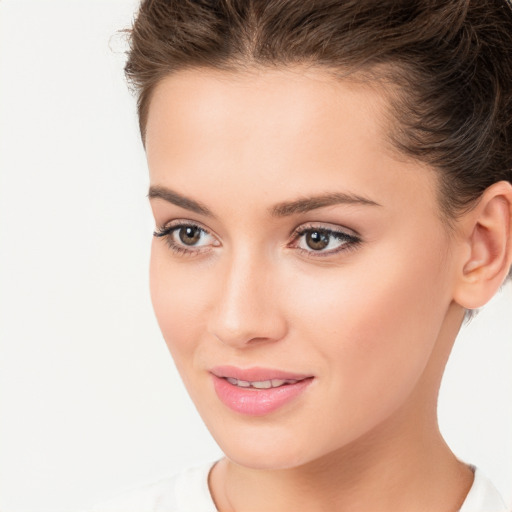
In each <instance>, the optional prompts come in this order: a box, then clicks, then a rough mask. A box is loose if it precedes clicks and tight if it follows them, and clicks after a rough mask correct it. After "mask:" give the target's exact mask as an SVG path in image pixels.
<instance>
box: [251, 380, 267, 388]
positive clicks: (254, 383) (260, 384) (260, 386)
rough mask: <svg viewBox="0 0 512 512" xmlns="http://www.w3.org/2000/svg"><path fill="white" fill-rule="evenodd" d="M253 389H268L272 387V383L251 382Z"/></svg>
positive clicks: (264, 381) (263, 381)
mask: <svg viewBox="0 0 512 512" xmlns="http://www.w3.org/2000/svg"><path fill="white" fill-rule="evenodd" d="M251 385H252V387H253V388H256V389H268V388H271V387H272V381H270V380H259V381H256V382H251Z"/></svg>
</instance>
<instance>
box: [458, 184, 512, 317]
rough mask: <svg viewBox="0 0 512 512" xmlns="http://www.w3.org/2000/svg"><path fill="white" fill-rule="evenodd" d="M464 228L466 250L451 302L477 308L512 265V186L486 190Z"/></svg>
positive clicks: (464, 221) (494, 186)
mask: <svg viewBox="0 0 512 512" xmlns="http://www.w3.org/2000/svg"><path fill="white" fill-rule="evenodd" d="M463 225H464V233H465V235H464V240H463V242H464V247H465V251H464V252H463V258H462V262H461V265H460V272H459V276H458V278H457V283H456V290H455V297H454V299H455V301H456V302H457V303H458V304H460V305H461V306H463V307H464V308H466V309H476V308H480V307H482V306H483V305H484V304H486V303H487V302H488V301H489V300H490V299H491V298H492V297H493V295H494V294H495V293H496V292H497V291H498V289H499V287H500V286H501V285H502V284H503V281H504V280H505V278H506V277H507V274H508V272H509V269H510V265H511V264H512V184H511V183H509V182H507V181H500V182H498V183H495V184H493V185H491V186H490V187H489V188H487V189H486V190H485V192H484V193H483V194H482V197H481V198H480V200H479V202H478V205H477V206H476V207H475V208H474V209H473V210H472V211H471V212H469V213H468V214H466V215H465V218H464V220H463Z"/></svg>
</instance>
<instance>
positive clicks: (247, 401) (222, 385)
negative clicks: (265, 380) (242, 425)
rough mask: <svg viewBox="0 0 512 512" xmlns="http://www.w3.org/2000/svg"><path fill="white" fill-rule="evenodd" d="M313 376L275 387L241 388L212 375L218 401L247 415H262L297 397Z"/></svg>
mask: <svg viewBox="0 0 512 512" xmlns="http://www.w3.org/2000/svg"><path fill="white" fill-rule="evenodd" d="M312 381H313V378H308V379H304V380H301V381H298V382H296V383H295V384H286V385H284V386H279V387H277V388H268V389H256V388H241V387H238V386H235V385H233V384H230V383H229V382H228V381H227V380H226V379H223V378H221V377H217V376H215V375H213V385H214V387H215V392H216V393H217V396H218V397H219V399H220V401H221V402H222V403H223V404H224V405H226V406H227V407H229V408H230V409H232V410H233V411H236V412H239V413H242V414H247V415H249V416H263V415H264V414H269V413H271V412H273V411H275V410H276V409H279V408H280V407H282V406H283V405H285V404H287V403H289V402H291V401H292V400H294V399H295V398H297V397H298V396H299V395H300V394H301V393H303V392H304V391H305V389H306V388H307V387H308V386H309V384H311V382H312Z"/></svg>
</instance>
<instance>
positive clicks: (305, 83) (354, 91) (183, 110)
mask: <svg viewBox="0 0 512 512" xmlns="http://www.w3.org/2000/svg"><path fill="white" fill-rule="evenodd" d="M386 107H387V101H386V98H385V96H384V94H383V93H382V92H381V91H379V89H378V88H377V87H370V86H363V85H362V84H361V83H360V82H354V81H348V80H344V81H340V80H335V79H334V78H333V77H332V75H331V74H329V73H327V72H326V71H322V70H313V69H309V70H304V69H302V68H279V69H272V70H269V69H254V70H251V71H247V72H243V73H240V72H224V71H218V70H211V69H205V68H201V69H192V70H184V71H180V72H178V73H176V74H174V75H171V76H169V77H167V78H165V79H164V80H162V81H161V82H160V83H159V84H158V85H157V86H156V88H155V91H154V94H153V97H152V100H151V103H150V108H149V115H148V123H147V127H146V128H147V131H146V145H147V146H149V150H150V151H149V152H150V153H153V152H154V150H157V149H158V147H161V146H162V145H163V143H165V145H166V146H167V147H168V149H170V148H169V146H168V144H169V143H171V145H174V144H176V143H177V138H178V137H179V138H181V139H182V140H186V141H187V142H189V143H190V142H193V141H195V142H196V144H197V145H201V144H204V143H205V142H210V141H212V140H213V139H219V141H220V139H222V141H224V142H228V139H229V142H237V141H245V142H247V140H248V139H250V140H251V142H252V143H253V144H257V143H258V142H260V143H261V142H263V141H262V138H265V139H266V140H265V143H268V142H269V141H270V140H271V139H273V140H274V141H275V142H280V143H281V144H284V143H286V139H291V138H292V137H295V138H301V139H302V140H303V141H304V142H307V141H312V142H313V140H312V139H313V138H314V137H313V136H314V134H315V133H317V134H320V135H321V136H322V137H324V138H325V136H326V134H327V133H326V132H328V131H329V132H331V133H332V134H333V136H335V137H336V138H337V140H338V143H346V144H351V140H352V139H356V138H357V139H358V140H362V139H364V140H366V141H367V142H370V141H374V142H379V143H384V141H385V137H383V135H384V134H385V133H386V130H383V129H381V124H385V115H384V113H385V112H386V111H387V108H386ZM356 125H357V127H358V128H360V130H356V131H354V128H356ZM344 128H346V129H345V130H344ZM334 129H335V133H334V131H333V130H334ZM295 149H297V148H295Z"/></svg>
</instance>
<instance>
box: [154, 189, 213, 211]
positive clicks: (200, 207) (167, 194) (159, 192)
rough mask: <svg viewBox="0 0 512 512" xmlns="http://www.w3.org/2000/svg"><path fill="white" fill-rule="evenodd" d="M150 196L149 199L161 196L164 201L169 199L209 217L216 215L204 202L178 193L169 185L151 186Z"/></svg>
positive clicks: (170, 201) (186, 208)
mask: <svg viewBox="0 0 512 512" xmlns="http://www.w3.org/2000/svg"><path fill="white" fill-rule="evenodd" d="M148 197H149V199H155V198H160V199H163V200H164V201H167V202H168V203H172V204H175V205H176V206H180V207H181V208H185V210H190V211H192V212H195V213H200V214H201V215H205V216H207V217H214V215H213V213H212V212H211V211H210V210H209V209H208V208H207V207H206V206H205V205H204V204H201V203H199V202H198V201H194V200H193V199H189V198H188V197H185V196H182V195H181V194H178V193H177V192H175V191H174V190H171V189H169V188H167V187H160V186H151V187H149V192H148Z"/></svg>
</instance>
